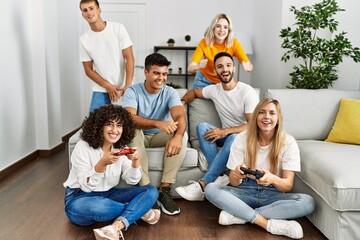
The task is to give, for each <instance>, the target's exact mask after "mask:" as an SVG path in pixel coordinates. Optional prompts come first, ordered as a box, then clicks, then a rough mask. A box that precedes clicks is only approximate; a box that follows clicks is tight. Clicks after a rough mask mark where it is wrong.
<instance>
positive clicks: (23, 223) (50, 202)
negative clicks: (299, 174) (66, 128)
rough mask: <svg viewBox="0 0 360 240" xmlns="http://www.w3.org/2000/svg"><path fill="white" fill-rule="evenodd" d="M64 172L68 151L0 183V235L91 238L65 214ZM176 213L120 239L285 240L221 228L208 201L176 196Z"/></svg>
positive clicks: (308, 227)
mask: <svg viewBox="0 0 360 240" xmlns="http://www.w3.org/2000/svg"><path fill="white" fill-rule="evenodd" d="M67 175H68V157H67V149H66V148H65V149H63V150H61V151H60V152H58V153H56V154H54V155H52V156H50V157H48V158H38V159H36V160H34V161H32V162H30V163H28V164H26V165H25V166H23V167H22V168H21V169H19V170H17V171H16V172H15V173H13V174H12V175H10V176H8V177H6V178H4V179H2V180H1V182H0V216H1V217H0V239H4V240H5V239H6V240H21V239H36V240H41V239H47V240H48V239H52V240H55V239H77V240H81V239H87V240H88V239H95V238H94V235H93V231H92V229H93V228H96V227H101V226H103V225H104V224H96V225H93V226H91V227H80V226H77V225H75V224H72V223H71V222H70V221H69V220H68V219H67V217H66V215H65V213H64V203H63V197H64V187H63V186H62V183H63V182H64V181H65V180H66V178H67ZM176 201H177V203H178V204H179V206H180V208H181V213H180V214H179V215H177V216H167V215H165V214H163V213H162V214H161V219H160V221H159V223H157V224H156V225H153V226H151V225H148V224H146V223H144V222H143V221H141V220H139V221H138V222H137V223H136V224H133V225H132V226H130V228H129V229H128V230H127V231H126V232H125V233H124V235H125V239H127V240H129V239H136V240H141V239H148V240H151V239H171V240H176V239H187V240H190V239H194V240H195V239H196V240H200V239H223V240H225V239H238V240H241V239H254V240H257V239H259V240H260V239H270V240H273V239H274V240H275V239H287V238H286V237H282V236H274V235H272V234H269V233H267V232H266V231H265V230H263V229H261V228H259V227H257V226H255V225H252V224H244V225H233V226H221V225H219V224H218V223H217V220H218V216H219V213H220V210H219V209H217V208H216V207H214V206H213V205H212V204H211V203H209V202H208V201H204V202H188V201H186V200H183V199H177V200H176ZM297 220H298V221H299V222H300V224H301V225H302V227H303V230H304V238H303V239H309V240H310V239H326V237H325V236H324V235H323V234H322V233H321V232H320V231H318V230H317V229H316V227H315V226H314V225H313V224H312V223H311V222H310V221H309V220H308V219H307V218H305V217H304V218H300V219H297Z"/></svg>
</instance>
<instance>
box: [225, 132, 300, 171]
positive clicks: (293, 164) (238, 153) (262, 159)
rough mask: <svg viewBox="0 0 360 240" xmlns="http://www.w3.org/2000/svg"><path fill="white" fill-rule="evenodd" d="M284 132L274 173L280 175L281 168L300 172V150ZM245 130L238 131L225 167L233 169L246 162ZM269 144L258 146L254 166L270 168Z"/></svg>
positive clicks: (291, 137)
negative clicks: (282, 143) (281, 147)
mask: <svg viewBox="0 0 360 240" xmlns="http://www.w3.org/2000/svg"><path fill="white" fill-rule="evenodd" d="M284 134H285V145H284V147H283V149H282V150H281V152H280V164H279V170H278V172H277V173H276V175H277V176H279V177H282V170H289V171H294V172H300V171H301V167H300V150H299V147H298V145H297V143H296V140H295V138H294V137H293V136H291V135H289V134H287V133H284ZM246 138H247V131H244V132H242V133H239V134H238V135H237V136H236V137H235V139H234V142H233V143H232V145H231V148H230V156H229V160H228V162H227V165H226V167H227V168H229V169H231V170H234V169H235V168H236V167H237V166H239V165H241V164H243V163H245V164H247V165H248V163H247V159H246V152H247V142H246ZM269 147H270V145H268V146H264V147H260V149H259V153H258V156H257V159H256V164H255V168H256V169H259V168H264V169H267V170H270V164H269V161H268V159H267V156H268V154H269V151H270V148H269Z"/></svg>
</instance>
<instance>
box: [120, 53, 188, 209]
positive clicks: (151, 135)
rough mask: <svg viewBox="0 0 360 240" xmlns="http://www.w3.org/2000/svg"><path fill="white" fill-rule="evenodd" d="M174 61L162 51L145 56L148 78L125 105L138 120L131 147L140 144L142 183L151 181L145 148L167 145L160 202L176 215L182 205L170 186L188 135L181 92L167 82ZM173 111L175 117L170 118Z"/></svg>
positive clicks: (127, 95) (130, 90)
mask: <svg viewBox="0 0 360 240" xmlns="http://www.w3.org/2000/svg"><path fill="white" fill-rule="evenodd" d="M169 65H170V62H169V61H168V60H167V59H166V58H165V57H164V56H163V55H161V54H159V53H153V54H150V55H149V56H147V57H146V58H145V70H144V73H145V77H146V79H145V82H144V83H138V84H135V85H133V86H131V87H129V88H128V89H127V90H126V92H125V95H124V99H123V103H122V106H123V107H124V108H125V109H126V110H128V111H129V112H130V113H131V114H132V116H133V119H134V121H135V124H136V127H137V128H138V129H137V131H136V135H135V138H134V140H133V141H132V143H131V144H130V145H129V147H132V146H134V147H138V151H139V153H140V158H141V166H142V168H143V175H142V178H141V180H140V185H141V186H143V185H147V184H150V178H149V171H148V156H147V154H146V150H145V148H153V147H165V157H164V170H163V175H162V180H161V183H160V186H159V192H160V194H159V201H158V202H159V204H160V206H161V209H162V211H163V212H164V213H166V214H168V215H175V214H178V213H180V208H179V207H178V206H177V204H176V202H175V201H174V200H173V199H172V196H171V193H170V186H171V184H172V183H175V181H176V175H177V173H178V171H179V169H180V167H181V165H182V163H183V161H184V158H185V154H186V149H187V141H188V136H187V134H186V132H185V131H186V119H185V108H184V106H183V105H182V103H181V101H180V97H179V94H178V93H177V92H176V90H175V89H174V88H172V87H169V86H167V85H165V82H166V80H167V73H168V66H169ZM169 114H170V115H171V117H172V119H173V120H169Z"/></svg>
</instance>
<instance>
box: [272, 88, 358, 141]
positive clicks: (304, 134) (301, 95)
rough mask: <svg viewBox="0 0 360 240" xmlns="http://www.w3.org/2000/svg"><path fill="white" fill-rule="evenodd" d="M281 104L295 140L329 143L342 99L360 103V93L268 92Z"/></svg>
mask: <svg viewBox="0 0 360 240" xmlns="http://www.w3.org/2000/svg"><path fill="white" fill-rule="evenodd" d="M267 96H268V97H271V98H274V99H276V100H278V101H279V103H280V105H281V110H282V113H283V118H284V130H286V131H287V132H288V133H289V134H291V135H292V136H293V137H295V139H305V140H306V139H314V140H325V139H326V138H327V136H328V135H329V132H330V130H331V128H332V126H333V124H334V122H335V118H336V115H337V113H338V109H339V103H340V99H341V98H353V99H360V91H343V90H333V89H319V90H308V89H268V91H267Z"/></svg>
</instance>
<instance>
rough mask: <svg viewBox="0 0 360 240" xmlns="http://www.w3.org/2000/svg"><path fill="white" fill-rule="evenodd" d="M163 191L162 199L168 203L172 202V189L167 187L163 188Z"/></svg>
mask: <svg viewBox="0 0 360 240" xmlns="http://www.w3.org/2000/svg"><path fill="white" fill-rule="evenodd" d="M161 192H162V193H163V194H162V195H163V197H162V200H163V201H164V202H166V203H169V202H172V201H173V200H172V196H171V193H170V189H167V188H163V189H162V190H161Z"/></svg>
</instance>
